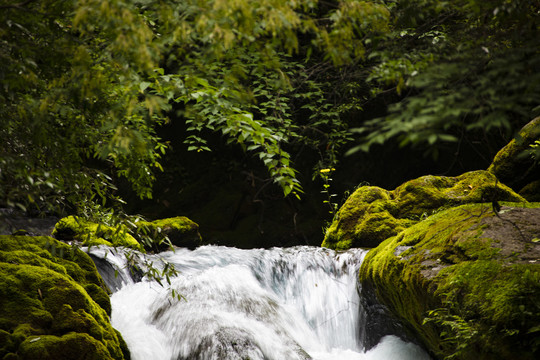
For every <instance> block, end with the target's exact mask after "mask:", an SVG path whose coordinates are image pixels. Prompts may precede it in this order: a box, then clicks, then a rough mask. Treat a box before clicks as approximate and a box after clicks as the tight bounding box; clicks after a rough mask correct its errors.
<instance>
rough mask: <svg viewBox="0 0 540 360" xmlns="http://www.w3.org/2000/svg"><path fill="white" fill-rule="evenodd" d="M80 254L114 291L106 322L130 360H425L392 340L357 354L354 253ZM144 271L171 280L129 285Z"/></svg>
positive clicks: (303, 249)
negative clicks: (164, 273) (148, 268)
mask: <svg viewBox="0 0 540 360" xmlns="http://www.w3.org/2000/svg"><path fill="white" fill-rule="evenodd" d="M89 252H90V254H91V255H92V257H93V258H94V259H99V261H97V262H96V264H97V265H98V268H99V270H100V273H101V274H102V276H103V277H104V279H105V280H106V282H107V283H108V285H109V287H111V289H112V290H113V291H114V294H113V295H112V297H111V303H112V318H111V321H112V324H113V326H114V327H115V328H116V329H117V330H119V331H120V332H121V334H122V336H123V337H124V339H125V341H126V343H127V344H128V347H129V348H130V351H131V353H132V359H134V360H152V359H155V360H169V359H170V360H184V359H189V360H191V359H201V360H202V359H216V360H218V359H219V360H220V359H231V360H232V359H238V360H240V359H242V360H246V359H251V360H255V359H261V360H262V359H265V360H294V359H298V360H305V359H315V360H334V359H336V360H337V359H339V360H347V359H351V360H353V359H354V360H356V359H362V360H375V359H381V360H382V359H385V360H388V359H404V360H409V359H410V360H413V359H414V360H423V359H426V360H427V359H429V357H428V355H427V354H426V353H425V352H424V351H423V350H422V349H421V348H419V347H418V346H416V345H414V344H412V343H408V342H404V341H402V340H400V339H399V338H398V337H395V336H386V337H384V338H383V339H382V340H381V342H380V343H379V344H378V345H377V346H376V347H374V348H372V349H370V350H369V351H367V352H364V350H363V346H362V344H361V343H359V340H358V339H359V338H360V336H359V334H360V332H361V331H362V329H361V327H362V324H361V323H360V322H361V319H360V317H359V308H360V306H359V304H360V299H359V295H358V289H357V287H358V284H357V272H358V268H359V266H360V264H361V262H362V259H363V257H364V255H365V251H364V250H361V249H353V250H349V251H346V252H334V251H332V250H328V249H324V248H316V247H308V246H300V247H293V248H284V249H282V248H273V249H268V250H265V249H252V250H240V249H236V248H228V247H222V246H203V247H200V248H197V249H196V250H193V251H192V250H187V249H180V248H179V249H176V250H175V251H169V252H164V253H160V254H158V255H150V256H148V255H144V256H143V255H142V254H135V256H134V255H133V254H134V253H133V252H130V253H129V254H128V258H129V260H126V256H125V255H126V254H125V253H122V252H121V251H119V250H113V249H110V248H106V247H99V248H92V249H91V250H90V251H89ZM149 263H151V264H152V266H153V267H161V268H163V267H164V266H168V265H167V264H173V265H174V267H175V268H176V270H178V272H179V273H178V275H177V276H174V277H172V278H170V279H169V280H170V281H169V282H170V284H169V283H167V282H166V281H165V280H162V284H163V286H162V285H160V284H158V282H156V281H152V280H149V279H144V278H143V279H142V281H138V280H141V279H140V275H139V273H138V272H135V275H137V276H136V277H135V280H134V276H133V275H134V272H133V270H134V269H137V268H144V267H145V264H149ZM112 274H114V276H113V275H112ZM173 291H174V293H177V294H181V295H182V296H183V297H184V298H182V299H179V298H178V297H173V296H172V292H173Z"/></svg>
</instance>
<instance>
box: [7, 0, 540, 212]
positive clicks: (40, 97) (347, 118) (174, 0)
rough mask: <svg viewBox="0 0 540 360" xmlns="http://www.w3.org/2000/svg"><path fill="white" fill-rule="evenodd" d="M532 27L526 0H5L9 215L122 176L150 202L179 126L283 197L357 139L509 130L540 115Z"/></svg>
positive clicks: (112, 191) (63, 206)
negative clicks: (229, 152) (220, 146)
mask: <svg viewBox="0 0 540 360" xmlns="http://www.w3.org/2000/svg"><path fill="white" fill-rule="evenodd" d="M538 17H539V8H538V4H536V3H535V2H530V1H525V0H519V1H507V0H496V1H490V2H484V1H480V0H459V1H452V2H447V1H440V0H437V1H435V0H403V1H390V0H387V1H382V0H379V1H378V0H373V1H353V0H341V1H335V0H331V1H316V0H256V1H246V0H234V1H225V0H184V1H180V0H161V1H159V0H136V1H121V0H110V1H97V0H69V1H65V0H62V1H61V0H2V1H0V83H1V86H0V137H1V138H2V141H1V142H0V189H1V191H0V205H2V206H5V205H8V206H18V207H21V208H23V209H32V210H38V211H39V212H44V211H55V212H62V211H68V212H73V211H75V210H77V209H81V208H83V207H85V206H86V205H87V204H88V201H94V202H99V203H101V204H102V205H106V206H112V205H114V203H115V201H116V200H119V199H118V198H117V196H116V187H117V186H118V182H119V178H125V179H127V181H128V182H129V183H130V184H131V186H132V188H133V189H134V190H135V191H136V193H137V194H138V195H139V196H140V197H142V198H145V197H146V198H148V197H151V195H152V184H153V183H154V181H155V177H156V173H159V172H160V171H161V170H162V162H161V159H162V157H163V155H164V154H165V153H166V152H167V150H168V146H169V145H168V143H167V142H166V141H164V140H162V139H160V138H159V136H158V135H157V134H158V130H159V129H160V128H161V127H162V126H163V125H164V124H166V123H168V122H181V123H183V124H185V130H186V131H185V133H184V134H182V137H183V138H182V140H183V142H184V143H185V147H186V148H187V149H188V150H190V151H209V150H212V148H213V145H214V144H213V143H212V142H213V141H214V139H215V135H216V134H217V135H219V136H220V137H223V138H224V139H226V141H227V142H228V143H229V146H231V147H235V148H241V149H242V150H243V151H244V152H246V153H248V154H250V155H252V156H253V157H254V158H257V159H260V161H261V163H262V164H264V167H265V168H266V170H267V173H268V175H269V178H270V179H272V181H273V182H274V183H276V184H278V185H279V186H280V187H281V188H282V190H283V193H284V194H285V195H288V194H290V193H294V194H296V195H298V194H300V193H301V192H302V187H301V186H300V183H299V181H298V179H297V173H296V170H295V164H294V161H293V160H295V159H297V158H298V157H299V156H301V154H302V150H303V149H304V148H305V147H308V148H310V149H312V150H313V152H315V153H317V154H318V158H317V159H316V161H312V164H311V166H312V167H313V169H314V170H315V171H314V173H315V174H319V170H321V169H327V168H332V166H335V165H336V164H337V163H338V161H339V159H340V157H341V156H342V154H343V152H344V150H345V149H346V148H347V146H348V144H351V139H352V137H351V133H349V129H350V128H355V129H356V130H355V131H356V132H359V133H360V134H361V135H362V136H361V138H359V139H357V140H358V141H361V142H360V143H359V144H360V146H361V148H362V149H368V148H369V146H370V145H372V144H376V143H384V142H385V141H388V140H389V139H393V138H395V137H398V139H399V141H401V142H402V143H403V144H407V143H415V144H417V143H428V144H430V145H433V144H436V143H438V142H440V141H464V139H465V140H467V141H468V140H470V136H468V135H466V134H467V132H471V131H473V132H474V134H475V135H474V139H476V140H478V138H479V136H482V135H483V134H485V133H489V132H490V131H492V130H493V129H495V130H497V131H499V130H502V131H505V132H507V133H512V132H513V131H515V129H516V128H518V127H519V126H521V125H522V124H523V123H525V122H527V120H528V119H530V118H531V117H532V115H533V109H534V108H535V107H536V106H537V105H538V104H539V103H540V85H539V84H540V81H538V80H540V79H538V77H539V76H540V75H539V74H538V72H537V71H535V69H537V68H538V67H539V65H540V64H539V62H540V57H539V54H538V46H537V38H538V27H539V23H538ZM374 104H375V105H376V106H375V105H374ZM375 107H376V108H375ZM381 107H382V108H381ZM381 114H384V117H382V118H381V117H380V116H381ZM212 136H214V137H212ZM433 149H435V148H434V147H433ZM179 161H181V160H179Z"/></svg>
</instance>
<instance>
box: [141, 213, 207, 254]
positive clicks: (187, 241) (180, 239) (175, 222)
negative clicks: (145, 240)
mask: <svg viewBox="0 0 540 360" xmlns="http://www.w3.org/2000/svg"><path fill="white" fill-rule="evenodd" d="M136 225H137V231H136V233H137V235H139V236H141V235H146V236H147V237H150V238H151V239H152V243H150V244H148V247H151V248H154V250H164V249H166V248H167V246H168V245H174V246H178V247H187V248H196V247H198V246H200V245H201V242H202V240H201V235H200V234H199V225H197V224H196V223H195V222H193V221H191V220H190V219H188V218H187V217H185V216H177V217H173V218H166V219H159V220H155V221H139V222H138V223H137V224H136ZM165 236H166V237H167V238H168V239H169V240H170V244H167V243H166V242H165V241H164V239H165Z"/></svg>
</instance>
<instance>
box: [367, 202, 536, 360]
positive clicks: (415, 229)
mask: <svg viewBox="0 0 540 360" xmlns="http://www.w3.org/2000/svg"><path fill="white" fill-rule="evenodd" d="M359 277H360V281H361V284H362V290H361V291H362V292H363V293H366V294H368V293H373V292H374V293H375V294H376V297H377V299H378V300H379V302H380V303H381V304H383V305H384V306H386V307H387V308H388V309H389V310H390V312H391V313H392V314H393V315H394V316H395V317H396V318H397V319H398V320H400V321H401V322H402V323H403V324H404V325H405V326H406V327H407V328H408V329H409V330H410V331H411V332H412V333H413V334H414V335H415V336H416V338H417V339H419V340H420V341H421V342H422V343H423V345H424V346H425V347H426V348H427V349H428V350H429V351H430V352H431V354H432V355H433V356H434V357H435V358H439V359H442V358H457V359H463V360H468V359H471V360H472V359H474V360H482V359H486V360H487V359H490V360H492V359H523V360H528V359H531V360H532V359H539V358H540V326H539V324H540V203H526V204H523V203H503V206H502V209H501V211H500V212H499V213H495V212H494V211H493V209H492V205H491V203H485V204H468V205H462V206H459V207H455V208H451V209H447V210H444V211H441V212H439V213H437V214H435V215H433V216H431V217H428V218H427V219H425V220H423V221H421V222H419V223H417V224H416V225H414V226H411V227H409V228H407V229H406V230H404V231H402V232H401V233H399V235H397V236H395V237H392V238H389V239H387V240H386V241H384V242H383V243H381V244H380V245H379V246H378V247H377V248H375V249H372V250H370V251H369V253H368V254H367V255H366V257H365V259H364V262H363V263H362V265H361V268H360V272H359Z"/></svg>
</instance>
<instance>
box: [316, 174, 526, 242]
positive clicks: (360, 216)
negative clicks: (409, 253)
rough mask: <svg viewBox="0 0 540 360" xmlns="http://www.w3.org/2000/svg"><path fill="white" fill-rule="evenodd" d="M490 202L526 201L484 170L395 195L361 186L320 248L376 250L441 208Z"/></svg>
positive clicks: (415, 183)
mask: <svg viewBox="0 0 540 360" xmlns="http://www.w3.org/2000/svg"><path fill="white" fill-rule="evenodd" d="M495 200H497V201H517V202H521V201H525V199H523V198H522V197H521V196H519V195H518V194H516V193H515V192H514V191H512V189H510V188H509V187H507V186H505V185H503V184H501V183H500V182H499V181H498V180H497V178H496V177H495V176H494V175H493V174H491V173H490V172H488V171H483V170H479V171H471V172H468V173H465V174H463V175H460V176H456V177H445V176H432V175H428V176H422V177H420V178H417V179H414V180H411V181H408V182H406V183H404V184H403V185H401V186H399V187H397V188H396V189H395V190H394V191H388V190H384V189H381V188H379V187H376V186H362V187H360V188H358V189H357V190H356V191H355V192H354V193H353V194H352V195H351V196H350V197H349V198H348V199H347V201H346V202H345V204H344V205H343V206H342V207H341V208H340V210H339V211H338V213H337V216H336V218H335V219H334V221H333V222H332V224H331V226H330V227H329V228H328V229H327V231H326V234H325V238H324V241H323V243H322V246H323V247H328V248H332V249H338V250H344V249H348V248H351V247H375V246H377V245H378V244H379V243H381V242H382V241H384V240H385V239H387V238H389V237H392V236H395V235H397V234H398V233H399V232H401V231H402V230H404V229H406V228H408V227H409V226H412V225H414V224H416V223H417V222H419V221H420V220H421V219H423V218H425V217H427V216H428V215H431V214H432V213H433V212H435V211H437V210H439V209H441V208H445V207H451V206H457V205H462V204H468V203H480V202H486V201H495Z"/></svg>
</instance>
